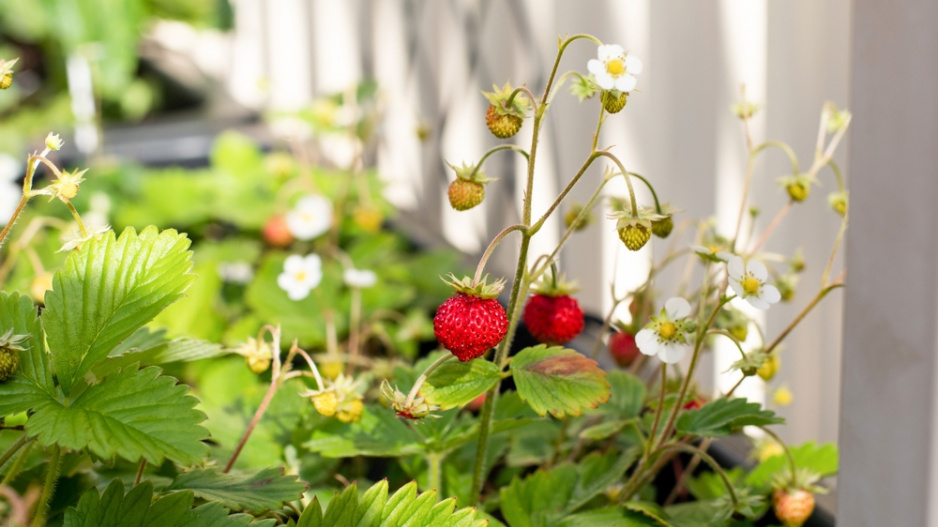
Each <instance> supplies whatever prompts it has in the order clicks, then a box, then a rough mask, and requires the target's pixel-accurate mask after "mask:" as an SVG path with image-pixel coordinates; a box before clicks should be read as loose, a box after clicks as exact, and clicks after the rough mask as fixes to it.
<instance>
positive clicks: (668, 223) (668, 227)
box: [651, 215, 674, 238]
mask: <svg viewBox="0 0 938 527" xmlns="http://www.w3.org/2000/svg"><path fill="white" fill-rule="evenodd" d="M672 230H674V220H673V219H671V216H670V215H668V216H665V217H664V218H662V219H660V220H655V221H652V222H651V233H652V234H654V235H655V236H657V237H659V238H667V237H668V236H669V235H670V234H671V231H672Z"/></svg>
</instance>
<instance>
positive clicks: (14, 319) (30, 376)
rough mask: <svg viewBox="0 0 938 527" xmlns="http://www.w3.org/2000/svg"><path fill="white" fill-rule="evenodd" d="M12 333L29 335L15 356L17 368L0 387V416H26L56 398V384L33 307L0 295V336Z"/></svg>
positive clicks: (15, 296)
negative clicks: (32, 409)
mask: <svg viewBox="0 0 938 527" xmlns="http://www.w3.org/2000/svg"><path fill="white" fill-rule="evenodd" d="M11 329H12V330H13V333H14V334H16V335H29V339H27V340H26V341H25V342H23V343H21V344H20V346H21V347H22V348H23V350H22V351H19V352H18V353H17V356H18V358H19V366H18V367H17V369H16V373H15V374H14V375H13V377H11V378H10V379H8V380H7V381H6V382H3V383H0V415H9V414H14V413H19V412H25V411H27V410H29V409H31V408H33V407H35V406H36V405H38V404H40V403H42V402H43V401H47V400H49V399H54V398H55V384H54V381H53V380H52V371H51V368H49V362H50V360H49V355H48V354H47V353H46V350H45V346H44V339H43V333H42V324H41V323H40V322H39V316H38V315H37V311H36V306H34V305H33V303H32V302H31V301H30V300H29V298H27V297H25V296H20V295H19V294H18V293H13V294H8V293H6V292H0V334H3V333H5V332H7V331H8V330H11Z"/></svg>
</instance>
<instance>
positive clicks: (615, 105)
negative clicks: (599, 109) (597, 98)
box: [603, 91, 629, 113]
mask: <svg viewBox="0 0 938 527" xmlns="http://www.w3.org/2000/svg"><path fill="white" fill-rule="evenodd" d="M615 93H618V94H619V95H618V96H616V95H614V94H615ZM628 98H629V94H628V93H625V92H610V91H604V92H603V106H604V107H605V108H606V111H607V112H609V113H619V112H621V111H622V108H625V103H627V102H628Z"/></svg>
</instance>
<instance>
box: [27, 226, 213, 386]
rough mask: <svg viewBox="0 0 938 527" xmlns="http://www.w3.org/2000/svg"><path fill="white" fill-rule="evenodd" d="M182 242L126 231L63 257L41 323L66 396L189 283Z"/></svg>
mask: <svg viewBox="0 0 938 527" xmlns="http://www.w3.org/2000/svg"><path fill="white" fill-rule="evenodd" d="M188 248H189V239H188V238H186V236H185V235H184V234H179V233H177V232H176V231H174V230H167V231H163V232H161V233H160V232H157V230H156V228H155V227H148V228H146V229H144V230H143V231H141V232H140V234H137V233H136V231H134V230H133V229H132V228H127V229H126V230H124V232H123V234H121V235H120V237H119V238H115V237H114V233H113V232H108V233H107V234H105V235H104V236H101V237H99V238H94V239H92V240H89V241H88V242H86V243H85V244H84V246H83V247H82V248H81V249H80V250H78V251H75V252H73V253H71V254H70V255H69V256H68V259H67V260H66V261H65V266H64V267H63V268H62V269H60V270H59V271H57V272H56V273H55V276H54V277H53V280H52V283H53V290H52V291H49V292H48V293H46V298H45V300H46V309H45V311H44V312H43V315H42V318H43V323H44V325H45V328H46V334H47V337H48V341H49V348H50V349H51V350H52V363H53V365H54V366H55V373H56V375H57V377H58V379H59V384H60V385H61V387H62V391H63V392H64V393H65V395H68V394H69V393H70V392H71V389H72V387H73V386H75V384H76V383H78V382H79V381H80V380H81V379H82V377H83V376H84V375H85V373H86V372H87V371H88V370H90V369H91V368H92V367H93V366H94V365H95V364H97V363H98V362H100V361H101V360H103V359H104V358H106V357H107V355H108V353H110V352H111V350H113V349H114V348H115V347H116V346H117V345H118V344H120V343H121V341H122V340H124V339H126V338H127V337H129V336H131V335H132V334H133V333H134V332H135V331H137V330H138V329H139V328H140V327H141V326H143V325H144V324H146V323H147V322H149V321H150V320H152V319H153V317H155V316H156V315H157V314H158V313H159V312H160V311H162V310H163V309H164V308H166V306H168V305H169V304H171V303H173V302H174V301H175V300H177V299H178V298H179V297H180V296H182V293H183V291H185V289H186V288H187V287H189V285H190V284H191V283H192V281H193V280H194V279H195V276H194V275H192V274H190V273H189V269H190V268H191V267H192V263H191V262H190V260H189V257H190V255H191V253H190V252H189V251H188V250H187V249H188Z"/></svg>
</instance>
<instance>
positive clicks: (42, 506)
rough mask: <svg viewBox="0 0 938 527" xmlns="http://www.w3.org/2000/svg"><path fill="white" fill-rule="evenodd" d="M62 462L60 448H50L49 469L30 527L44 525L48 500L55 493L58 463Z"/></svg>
mask: <svg viewBox="0 0 938 527" xmlns="http://www.w3.org/2000/svg"><path fill="white" fill-rule="evenodd" d="M61 460H62V448H61V447H59V446H58V445H55V446H53V447H52V459H50V460H49V469H48V472H46V481H45V484H44V485H43V486H42V494H41V495H40V496H39V502H38V503H37V504H36V515H35V516H33V523H32V527H42V526H43V525H45V524H46V512H47V511H46V509H47V508H48V507H49V499H51V498H52V493H53V492H54V491H55V481H56V478H57V477H58V475H59V463H60V462H61Z"/></svg>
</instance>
